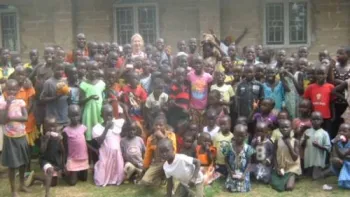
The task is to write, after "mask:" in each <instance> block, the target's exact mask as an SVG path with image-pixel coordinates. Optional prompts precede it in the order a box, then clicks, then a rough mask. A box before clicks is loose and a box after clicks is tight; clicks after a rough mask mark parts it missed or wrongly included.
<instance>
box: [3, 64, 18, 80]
mask: <svg viewBox="0 0 350 197" xmlns="http://www.w3.org/2000/svg"><path fill="white" fill-rule="evenodd" d="M14 71H15V69H14V68H12V67H7V68H5V69H4V68H0V79H2V78H5V79H7V78H8V77H9V76H10V75H11V74H12V73H13V72H14Z"/></svg>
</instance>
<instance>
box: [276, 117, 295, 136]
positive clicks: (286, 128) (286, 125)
mask: <svg viewBox="0 0 350 197" xmlns="http://www.w3.org/2000/svg"><path fill="white" fill-rule="evenodd" d="M279 129H280V132H281V133H282V136H283V138H288V137H290V132H291V130H292V126H291V123H290V121H289V120H283V121H281V122H280V124H279Z"/></svg>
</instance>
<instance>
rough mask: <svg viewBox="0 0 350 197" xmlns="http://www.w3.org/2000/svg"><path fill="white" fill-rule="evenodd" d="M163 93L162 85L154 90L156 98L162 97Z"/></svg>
mask: <svg viewBox="0 0 350 197" xmlns="http://www.w3.org/2000/svg"><path fill="white" fill-rule="evenodd" d="M162 93H163V86H162V85H157V87H155V88H154V90H153V94H154V95H155V96H160V95H161V94H162Z"/></svg>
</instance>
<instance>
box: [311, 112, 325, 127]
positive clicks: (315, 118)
mask: <svg viewBox="0 0 350 197" xmlns="http://www.w3.org/2000/svg"><path fill="white" fill-rule="evenodd" d="M322 123H323V117H322V114H321V112H319V111H314V112H312V113H311V124H312V127H313V128H314V129H319V128H321V125H322Z"/></svg>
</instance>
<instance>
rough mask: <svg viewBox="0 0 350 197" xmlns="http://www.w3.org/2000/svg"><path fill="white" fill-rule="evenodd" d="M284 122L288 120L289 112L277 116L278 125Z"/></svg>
mask: <svg viewBox="0 0 350 197" xmlns="http://www.w3.org/2000/svg"><path fill="white" fill-rule="evenodd" d="M284 120H288V114H287V112H280V113H279V114H278V115H277V121H278V123H280V122H282V121H284Z"/></svg>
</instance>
